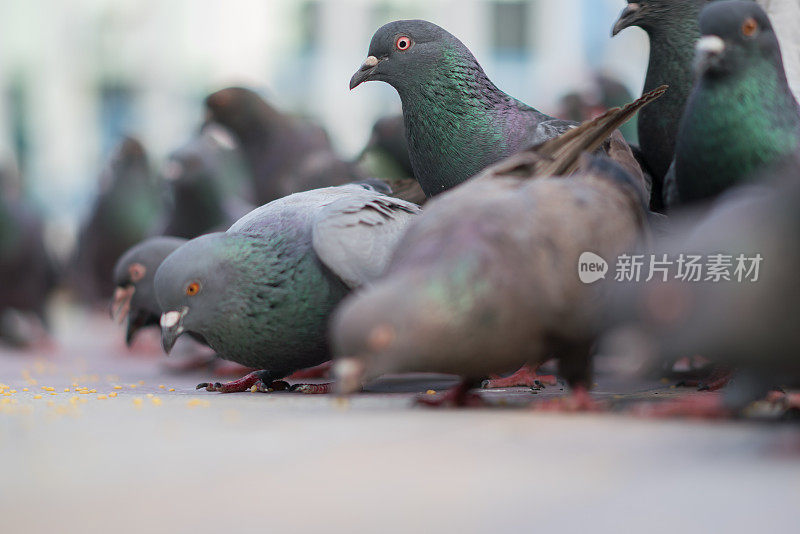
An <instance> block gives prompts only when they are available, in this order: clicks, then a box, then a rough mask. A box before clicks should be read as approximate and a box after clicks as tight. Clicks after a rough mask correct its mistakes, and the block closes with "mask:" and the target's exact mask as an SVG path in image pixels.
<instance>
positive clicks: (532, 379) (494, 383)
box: [481, 364, 558, 389]
mask: <svg viewBox="0 0 800 534" xmlns="http://www.w3.org/2000/svg"><path fill="white" fill-rule="evenodd" d="M538 369H539V366H538V365H537V366H535V367H531V366H530V365H527V364H526V365H523V366H522V367H520V369H519V371H517V372H516V373H514V374H513V375H511V376H507V377H505V378H502V377H499V376H497V375H493V376H492V377H491V378H490V379H489V380H486V381H484V382H483V384H482V385H481V387H483V388H485V389H496V388H513V387H518V386H520V387H531V388H537V389H538V388H542V387H544V386H555V385H556V384H558V380H557V379H556V377H555V376H554V375H540V374H537V373H536V371H537V370H538Z"/></svg>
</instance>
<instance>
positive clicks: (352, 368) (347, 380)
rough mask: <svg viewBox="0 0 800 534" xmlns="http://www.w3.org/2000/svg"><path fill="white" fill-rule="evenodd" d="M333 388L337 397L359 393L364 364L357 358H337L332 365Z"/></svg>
mask: <svg viewBox="0 0 800 534" xmlns="http://www.w3.org/2000/svg"><path fill="white" fill-rule="evenodd" d="M333 376H335V377H336V386H335V387H334V389H335V391H336V394H337V395H351V394H353V393H356V392H358V391H361V386H362V382H363V378H364V362H363V361H361V360H359V359H358V358H339V359H337V360H336V361H335V362H334V364H333Z"/></svg>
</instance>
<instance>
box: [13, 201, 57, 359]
mask: <svg viewBox="0 0 800 534" xmlns="http://www.w3.org/2000/svg"><path fill="white" fill-rule="evenodd" d="M0 281H2V282H1V283H0V323H5V320H6V319H7V314H8V313H9V312H11V311H12V310H13V311H15V312H17V313H22V314H33V315H35V316H36V317H37V318H38V320H39V321H40V322H41V324H42V325H46V324H47V319H46V314H45V306H46V304H47V299H48V296H49V295H50V293H51V291H52V290H53V289H54V287H55V285H56V282H57V271H56V268H55V264H54V263H53V261H52V258H51V257H50V255H49V254H48V252H47V249H46V247H45V243H44V228H43V224H42V220H41V218H40V217H39V215H38V214H37V213H36V212H35V211H34V210H32V209H31V208H30V207H28V206H27V205H26V204H25V203H23V201H22V199H20V198H17V199H10V198H9V199H7V198H5V197H2V196H0ZM0 330H2V331H0V336H3V337H5V338H6V340H7V341H10V342H13V343H14V344H22V345H24V344H28V343H29V342H30V341H31V340H30V339H26V337H27V336H24V335H23V336H21V337H18V336H17V335H16V333H15V332H13V331H9V330H13V329H7V328H2V327H0Z"/></svg>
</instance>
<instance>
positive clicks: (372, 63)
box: [362, 56, 378, 69]
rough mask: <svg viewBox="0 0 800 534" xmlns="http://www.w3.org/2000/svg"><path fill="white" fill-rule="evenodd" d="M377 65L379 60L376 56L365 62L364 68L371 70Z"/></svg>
mask: <svg viewBox="0 0 800 534" xmlns="http://www.w3.org/2000/svg"><path fill="white" fill-rule="evenodd" d="M377 64H378V58H376V57H375V56H369V57H368V58H367V59H366V60H364V66H363V67H362V68H365V69H371V68H372V67H374V66H375V65H377Z"/></svg>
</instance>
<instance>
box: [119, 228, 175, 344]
mask: <svg viewBox="0 0 800 534" xmlns="http://www.w3.org/2000/svg"><path fill="white" fill-rule="evenodd" d="M186 242H187V240H186V239H181V238H179V237H152V238H150V239H147V240H145V241H142V242H141V243H139V244H138V245H135V246H134V247H132V248H130V249H129V250H128V251H127V252H125V254H123V255H122V257H121V258H120V259H119V260H118V261H117V264H116V266H114V287H115V288H116V289H115V290H114V298H113V301H112V303H111V314H112V318H114V319H117V320H118V321H120V322H122V321H124V320H125V319H126V318H127V320H128V325H127V329H126V332H125V343H126V344H127V345H128V346H130V345H131V343H132V342H133V339H134V336H135V335H136V333H137V332H138V331H139V330H140V329H141V328H145V327H147V326H158V324H159V319H160V318H161V308H160V307H159V306H158V301H157V300H156V295H155V287H154V284H153V281H154V279H155V276H156V270H157V269H158V266H159V265H161V262H162V261H164V258H166V257H167V256H169V255H170V254H172V253H173V252H174V251H175V250H177V249H178V247H180V246H181V245H183V244H185V243H186Z"/></svg>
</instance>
